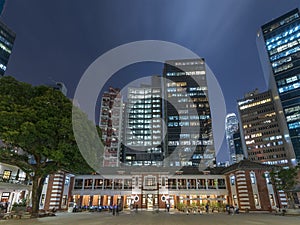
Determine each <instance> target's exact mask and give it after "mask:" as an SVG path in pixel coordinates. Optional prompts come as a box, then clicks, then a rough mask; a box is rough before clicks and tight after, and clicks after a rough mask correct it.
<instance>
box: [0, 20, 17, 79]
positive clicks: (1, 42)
mask: <svg viewBox="0 0 300 225" xmlns="http://www.w3.org/2000/svg"><path fill="white" fill-rule="evenodd" d="M15 38H16V34H15V33H14V32H13V31H12V30H11V29H9V28H8V27H7V26H6V25H5V24H4V23H3V22H1V21H0V76H3V75H4V73H5V71H6V67H7V64H8V60H9V57H10V55H11V51H12V48H13V44H14V41H15Z"/></svg>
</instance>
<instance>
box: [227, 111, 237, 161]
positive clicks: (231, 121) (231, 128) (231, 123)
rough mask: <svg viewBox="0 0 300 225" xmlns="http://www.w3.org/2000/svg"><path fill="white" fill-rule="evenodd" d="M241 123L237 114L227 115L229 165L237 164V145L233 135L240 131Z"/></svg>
mask: <svg viewBox="0 0 300 225" xmlns="http://www.w3.org/2000/svg"><path fill="white" fill-rule="evenodd" d="M238 128H239V122H238V118H237V116H236V115H235V113H229V114H227V116H226V118H225V134H226V141H227V147H228V156H229V163H230V165H231V164H234V163H236V154H235V145H234V140H233V134H234V133H235V132H236V131H237V130H238Z"/></svg>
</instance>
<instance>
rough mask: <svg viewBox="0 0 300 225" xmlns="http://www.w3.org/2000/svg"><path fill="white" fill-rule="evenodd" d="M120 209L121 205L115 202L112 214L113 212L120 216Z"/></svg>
mask: <svg viewBox="0 0 300 225" xmlns="http://www.w3.org/2000/svg"><path fill="white" fill-rule="evenodd" d="M119 211H120V209H119V206H118V205H116V204H114V205H113V207H112V214H113V216H115V215H117V216H118V215H119Z"/></svg>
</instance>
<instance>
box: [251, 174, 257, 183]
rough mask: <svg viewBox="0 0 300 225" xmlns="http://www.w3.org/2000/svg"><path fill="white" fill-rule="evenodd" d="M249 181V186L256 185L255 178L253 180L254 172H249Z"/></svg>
mask: <svg viewBox="0 0 300 225" xmlns="http://www.w3.org/2000/svg"><path fill="white" fill-rule="evenodd" d="M250 180H251V184H255V183H256V178H255V173H254V172H250Z"/></svg>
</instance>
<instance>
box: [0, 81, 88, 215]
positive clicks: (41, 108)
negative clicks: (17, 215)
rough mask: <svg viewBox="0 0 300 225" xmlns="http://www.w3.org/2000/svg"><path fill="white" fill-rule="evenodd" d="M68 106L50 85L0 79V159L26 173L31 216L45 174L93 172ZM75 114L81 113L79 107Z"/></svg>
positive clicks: (34, 210)
mask: <svg viewBox="0 0 300 225" xmlns="http://www.w3.org/2000/svg"><path fill="white" fill-rule="evenodd" d="M72 107H73V106H72V103H71V101H70V100H69V99H67V98H66V97H65V96H64V95H63V94H62V93H61V92H60V91H57V90H54V89H53V88H49V87H46V86H35V87H33V86H31V85H29V84H26V83H23V82H19V81H17V80H15V79H14V78H12V77H2V78H0V139H1V140H2V141H3V143H4V145H3V146H2V147H1V154H0V162H5V163H9V164H13V165H16V166H18V167H19V168H21V169H22V170H23V171H24V172H26V173H27V175H29V176H30V179H31V181H32V216H33V217H36V216H37V215H38V209H39V200H40V195H41V192H42V188H43V184H44V181H45V178H46V177H47V175H49V174H53V173H55V172H57V171H59V170H62V169H64V170H68V171H70V172H73V173H91V172H93V170H92V169H91V167H90V166H89V165H88V164H87V163H86V161H85V160H84V158H83V157H82V155H81V154H80V151H79V149H78V147H77V144H76V141H75V138H74V134H73V130H72ZM77 113H78V114H80V115H82V114H83V113H82V112H80V110H79V109H78V110H77ZM81 117H82V116H81ZM88 124H91V122H88ZM85 135H86V136H89V135H88V134H85Z"/></svg>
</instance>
